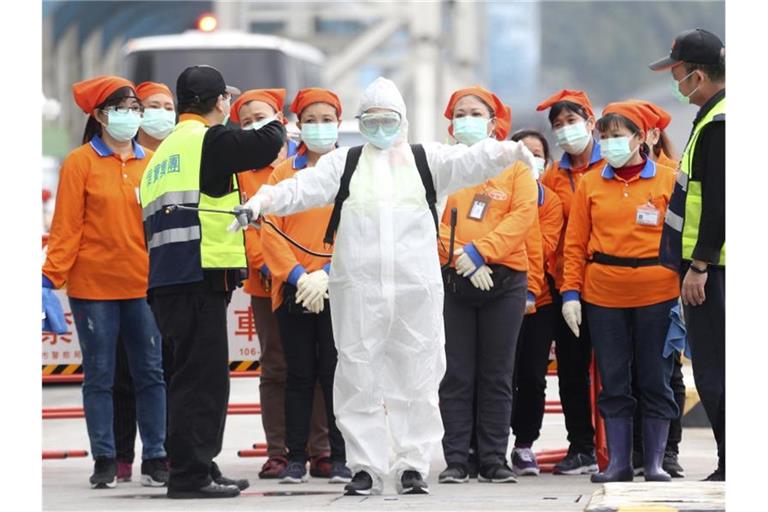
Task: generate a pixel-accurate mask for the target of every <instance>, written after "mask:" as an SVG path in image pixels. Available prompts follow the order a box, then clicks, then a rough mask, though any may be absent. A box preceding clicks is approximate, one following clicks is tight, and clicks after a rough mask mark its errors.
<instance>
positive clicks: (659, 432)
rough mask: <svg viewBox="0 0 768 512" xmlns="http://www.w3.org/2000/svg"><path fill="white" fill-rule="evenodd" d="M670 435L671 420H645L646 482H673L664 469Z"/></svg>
mask: <svg viewBox="0 0 768 512" xmlns="http://www.w3.org/2000/svg"><path fill="white" fill-rule="evenodd" d="M668 434H669V420H661V419H657V418H643V466H644V470H645V481H646V482H669V481H670V480H672V477H671V476H670V474H669V473H667V472H666V471H664V468H662V463H663V462H664V451H665V450H666V448H667V435H668Z"/></svg>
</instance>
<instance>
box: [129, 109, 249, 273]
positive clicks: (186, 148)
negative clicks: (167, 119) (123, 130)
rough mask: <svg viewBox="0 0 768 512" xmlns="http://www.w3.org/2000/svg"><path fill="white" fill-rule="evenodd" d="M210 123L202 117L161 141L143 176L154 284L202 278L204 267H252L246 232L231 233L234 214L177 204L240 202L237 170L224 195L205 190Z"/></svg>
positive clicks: (227, 207)
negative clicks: (173, 207) (172, 207)
mask: <svg viewBox="0 0 768 512" xmlns="http://www.w3.org/2000/svg"><path fill="white" fill-rule="evenodd" d="M207 130H208V128H207V127H206V126H205V125H203V123H201V122H199V121H196V120H186V121H182V122H181V123H179V124H177V125H176V127H174V129H173V132H172V133H171V134H170V135H169V136H168V137H167V138H166V139H165V140H164V141H163V142H162V143H161V144H160V146H159V147H158V148H157V150H156V151H155V153H154V155H153V156H152V159H151V160H150V162H149V164H148V165H147V168H146V170H145V172H144V175H143V176H142V180H141V188H140V192H139V194H140V198H141V206H142V217H143V219H144V233H145V237H146V239H147V247H148V249H149V264H150V283H149V287H150V288H154V287H157V286H165V285H168V284H180V283H189V282H196V281H199V280H202V278H203V274H202V270H203V269H237V268H246V267H247V262H246V258H245V239H244V236H243V233H242V232H237V233H230V232H228V231H227V226H229V223H231V222H232V217H230V216H228V215H223V214H215V213H205V212H193V211H184V210H175V211H171V212H167V211H166V210H165V207H167V206H169V205H173V204H184V205H188V206H199V207H201V208H216V209H222V210H232V209H233V208H234V207H235V206H237V205H239V204H240V193H239V191H238V187H237V180H236V178H235V176H234V175H233V177H232V190H231V191H230V192H228V193H227V194H225V195H224V196H222V197H210V196H208V195H206V194H204V193H202V192H201V191H200V163H201V158H202V148H203V139H204V137H205V134H206V132H207Z"/></svg>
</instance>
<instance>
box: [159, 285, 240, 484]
mask: <svg viewBox="0 0 768 512" xmlns="http://www.w3.org/2000/svg"><path fill="white" fill-rule="evenodd" d="M230 297H231V292H230V293H228V292H223V291H222V292H213V291H211V292H198V293H185V294H172V295H156V296H154V297H153V298H152V301H151V304H150V305H151V307H152V312H153V313H154V315H155V319H156V320H157V326H158V328H159V329H160V332H161V334H162V336H163V339H164V340H165V339H167V340H168V341H169V343H170V344H171V346H172V347H173V369H172V375H171V382H170V387H169V388H168V433H167V436H166V445H167V449H168V456H169V458H170V464H171V474H170V479H169V482H168V487H169V488H172V489H176V490H193V489H197V488H200V487H203V486H205V485H208V484H209V483H210V482H211V463H212V461H213V459H214V457H216V455H218V454H219V452H221V445H222V441H223V438H224V425H225V423H226V419H227V405H228V403H229V367H228V358H229V351H228V346H227V305H228V304H229V299H230Z"/></svg>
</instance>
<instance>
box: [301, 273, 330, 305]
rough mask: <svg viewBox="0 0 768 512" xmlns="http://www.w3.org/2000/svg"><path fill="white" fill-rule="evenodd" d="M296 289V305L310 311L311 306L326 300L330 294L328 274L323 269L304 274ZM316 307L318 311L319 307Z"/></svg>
mask: <svg viewBox="0 0 768 512" xmlns="http://www.w3.org/2000/svg"><path fill="white" fill-rule="evenodd" d="M296 287H297V291H296V303H297V304H298V303H301V305H302V306H304V307H305V308H307V309H310V305H313V304H314V303H315V302H317V301H319V300H323V299H324V298H325V295H326V293H327V292H328V274H327V273H326V272H325V270H323V269H320V270H316V271H315V272H311V273H309V274H304V275H302V276H301V277H300V278H299V280H298V281H297V282H296ZM314 307H315V309H316V308H317V307H318V306H317V305H314ZM321 311H322V309H321Z"/></svg>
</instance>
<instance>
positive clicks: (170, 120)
mask: <svg viewBox="0 0 768 512" xmlns="http://www.w3.org/2000/svg"><path fill="white" fill-rule="evenodd" d="M175 124H176V113H175V112H174V111H173V110H166V109H164V108H147V109H145V110H144V117H143V118H142V119H141V129H142V130H144V131H145V132H147V135H149V136H150V137H152V138H155V139H158V140H163V139H164V138H166V137H167V136H168V135H170V133H171V132H172V131H173V127H174V126H175Z"/></svg>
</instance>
